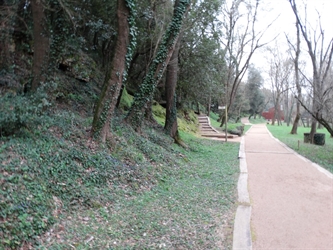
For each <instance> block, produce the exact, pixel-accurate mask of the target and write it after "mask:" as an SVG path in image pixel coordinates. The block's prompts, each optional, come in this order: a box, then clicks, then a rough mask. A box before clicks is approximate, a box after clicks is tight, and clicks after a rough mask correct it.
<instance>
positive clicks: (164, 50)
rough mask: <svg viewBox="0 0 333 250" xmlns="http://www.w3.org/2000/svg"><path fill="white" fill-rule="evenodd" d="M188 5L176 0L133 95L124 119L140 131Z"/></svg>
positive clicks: (186, 2) (185, 1) (188, 3)
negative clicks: (170, 18)
mask: <svg viewBox="0 0 333 250" xmlns="http://www.w3.org/2000/svg"><path fill="white" fill-rule="evenodd" d="M189 6H190V1H189V0H176V2H175V5H174V13H173V17H172V20H171V23H170V25H169V27H168V29H167V31H166V33H165V34H164V37H163V40H162V43H161V44H160V46H159V49H158V52H157V54H156V57H155V58H154V60H153V62H152V63H151V65H150V67H149V70H148V73H147V75H146V77H145V79H144V80H143V83H142V84H141V86H140V89H139V91H138V92H137V93H136V95H135V96H134V101H133V105H132V107H131V109H130V111H129V113H128V115H127V117H126V121H127V122H128V123H129V124H131V126H132V127H133V128H134V129H135V130H136V131H140V130H141V126H142V119H143V116H144V113H145V109H146V108H147V107H146V104H147V103H149V102H152V99H153V96H154V93H155V89H156V86H157V84H158V82H159V81H160V80H161V78H162V76H163V73H164V71H165V69H166V66H167V65H168V63H169V61H170V58H171V56H172V54H173V51H174V49H175V45H176V43H177V39H178V35H179V32H180V30H181V26H182V21H183V19H184V17H185V14H186V11H187V9H188V7H189Z"/></svg>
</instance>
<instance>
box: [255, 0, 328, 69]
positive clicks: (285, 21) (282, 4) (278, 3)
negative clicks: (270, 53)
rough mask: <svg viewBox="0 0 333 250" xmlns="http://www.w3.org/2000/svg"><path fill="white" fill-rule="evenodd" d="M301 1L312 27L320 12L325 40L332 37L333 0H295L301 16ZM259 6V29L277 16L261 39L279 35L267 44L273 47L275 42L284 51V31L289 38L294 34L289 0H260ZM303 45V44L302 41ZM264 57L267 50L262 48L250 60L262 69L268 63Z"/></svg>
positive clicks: (302, 13)
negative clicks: (274, 40) (305, 6)
mask: <svg viewBox="0 0 333 250" xmlns="http://www.w3.org/2000/svg"><path fill="white" fill-rule="evenodd" d="M303 2H304V3H306V4H307V10H306V12H307V16H308V21H309V22H311V25H312V27H313V28H315V27H318V22H317V20H318V13H319V14H320V16H321V23H322V27H323V29H324V30H325V40H326V41H329V40H330V39H331V38H332V37H333V14H332V11H333V0H297V1H296V4H297V5H298V9H299V12H300V13H301V16H302V18H304V16H305V15H304V4H303ZM261 8H262V10H261V12H260V16H259V17H258V28H259V29H263V28H264V27H265V26H267V25H268V24H269V23H271V22H273V20H275V19H276V18H277V20H276V21H274V23H273V24H272V27H271V28H270V29H269V30H267V31H266V34H265V37H264V39H263V41H270V40H271V39H273V38H274V37H275V36H277V35H279V37H278V38H277V42H276V43H275V42H272V43H271V44H270V45H269V46H271V47H274V46H275V44H277V45H278V47H279V50H280V52H284V51H285V50H286V49H287V41H286V38H285V34H284V33H287V34H288V36H289V37H291V38H292V37H293V36H295V34H296V27H295V16H294V13H293V11H292V9H291V7H290V4H289V1H288V0H261ZM317 11H318V12H317ZM302 42H303V41H302ZM303 45H305V44H304V42H303ZM305 52H306V51H305V50H304V53H303V57H302V58H303V60H307V55H306V54H305ZM265 57H267V52H265V51H264V50H263V49H262V50H261V51H260V52H259V53H257V54H255V55H254V57H253V60H252V62H253V63H254V64H255V65H257V66H258V67H260V68H262V69H263V70H264V69H265V68H267V65H268V62H267V60H266V59H265ZM308 60H309V59H308ZM309 63H310V61H309Z"/></svg>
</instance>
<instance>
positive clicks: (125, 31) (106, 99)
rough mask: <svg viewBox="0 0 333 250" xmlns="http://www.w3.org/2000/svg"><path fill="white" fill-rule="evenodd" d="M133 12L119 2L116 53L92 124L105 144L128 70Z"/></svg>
mask: <svg viewBox="0 0 333 250" xmlns="http://www.w3.org/2000/svg"><path fill="white" fill-rule="evenodd" d="M130 14H131V10H130V9H129V8H128V7H127V6H126V0H118V7H117V18H118V37H117V42H116V48H115V53H114V55H113V58H112V63H111V69H110V72H107V73H106V76H105V80H104V85H103V88H102V92H101V94H100V97H99V100H98V102H97V105H96V109H95V113H94V120H93V123H92V135H93V136H94V137H95V138H97V137H98V138H99V139H101V141H102V142H105V141H106V139H108V138H109V137H110V136H111V134H110V133H111V132H110V122H111V117H112V114H113V111H114V109H115V106H116V104H117V100H118V97H119V93H120V89H121V86H122V82H123V75H124V71H125V68H126V54H127V49H128V48H127V47H128V46H129V40H130V28H129V23H128V18H129V16H130Z"/></svg>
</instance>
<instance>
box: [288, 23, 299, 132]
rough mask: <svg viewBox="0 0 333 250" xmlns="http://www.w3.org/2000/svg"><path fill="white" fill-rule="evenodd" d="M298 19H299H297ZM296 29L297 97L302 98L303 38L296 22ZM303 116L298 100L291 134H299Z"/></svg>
mask: <svg viewBox="0 0 333 250" xmlns="http://www.w3.org/2000/svg"><path fill="white" fill-rule="evenodd" d="M296 21H297V19H296ZM296 29H297V47H296V56H295V60H294V64H295V82H296V87H297V99H298V100H301V99H302V88H301V84H300V79H299V55H300V53H301V39H300V30H299V26H298V24H297V23H296ZM300 118H301V103H300V102H299V101H297V104H296V117H295V120H294V123H293V127H292V129H291V132H290V133H291V134H297V127H298V122H299V119H300Z"/></svg>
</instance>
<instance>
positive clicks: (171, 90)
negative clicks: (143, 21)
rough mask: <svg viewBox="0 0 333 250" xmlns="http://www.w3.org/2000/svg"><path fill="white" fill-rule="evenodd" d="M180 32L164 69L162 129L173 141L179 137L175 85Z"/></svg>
mask: <svg viewBox="0 0 333 250" xmlns="http://www.w3.org/2000/svg"><path fill="white" fill-rule="evenodd" d="M181 36H182V35H181V34H180V35H179V38H178V41H177V44H176V47H175V50H174V52H173V54H172V57H171V59H170V62H169V64H168V67H167V71H166V82H165V96H166V109H165V111H166V116H165V125H164V131H165V132H166V133H167V134H168V135H170V136H171V137H172V138H173V139H174V140H175V141H176V139H178V138H179V135H178V123H177V97H176V87H177V81H178V55H179V49H180V43H181Z"/></svg>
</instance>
